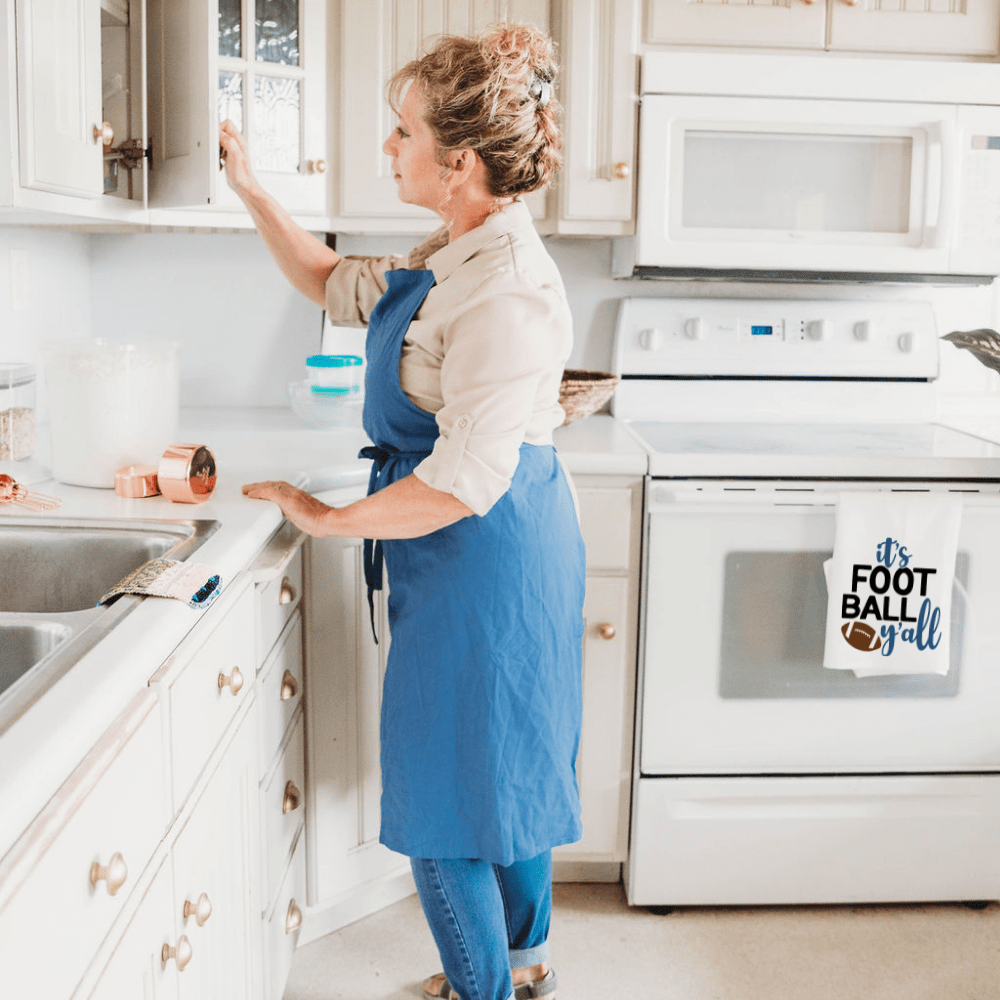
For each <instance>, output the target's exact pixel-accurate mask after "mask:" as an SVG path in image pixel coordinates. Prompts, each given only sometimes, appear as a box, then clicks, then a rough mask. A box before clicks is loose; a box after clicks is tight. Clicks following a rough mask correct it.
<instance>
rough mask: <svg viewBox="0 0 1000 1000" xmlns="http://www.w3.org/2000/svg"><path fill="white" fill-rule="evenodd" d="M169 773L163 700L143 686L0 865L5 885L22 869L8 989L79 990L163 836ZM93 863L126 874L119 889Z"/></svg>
mask: <svg viewBox="0 0 1000 1000" xmlns="http://www.w3.org/2000/svg"><path fill="white" fill-rule="evenodd" d="M163 775H164V761H163V730H162V725H161V720H160V706H159V703H158V702H157V700H156V698H155V696H153V694H152V693H151V692H149V691H143V692H142V694H141V695H139V696H138V698H137V699H136V700H135V701H133V703H132V705H131V706H130V707H129V709H128V710H127V712H126V713H125V714H123V716H121V717H120V719H119V720H118V722H117V723H116V725H115V726H114V727H113V728H112V729H110V730H109V731H108V733H107V734H106V736H105V737H104V738H103V739H102V740H101V741H100V742H99V743H98V744H97V746H96V747H95V748H94V749H93V750H92V751H91V752H90V754H88V756H87V757H86V758H85V760H84V761H83V762H82V764H81V765H80V766H79V767H78V768H77V769H76V771H74V772H73V774H72V775H71V776H70V777H69V778H68V779H67V780H66V782H65V783H64V784H63V786H62V787H61V788H60V789H59V791H58V792H57V793H56V794H55V796H53V798H52V800H51V801H50V802H49V803H48V805H47V806H46V807H45V809H43V810H42V812H41V813H40V814H39V815H38V817H37V818H36V819H35V821H34V822H33V823H32V825H31V826H30V827H29V828H28V830H27V831H26V832H25V834H24V835H23V836H22V837H21V839H20V840H19V841H18V843H17V844H16V845H15V846H14V848H13V849H12V850H11V852H10V854H9V855H8V856H7V857H6V858H5V859H4V861H3V864H2V866H0V886H2V885H3V884H4V883H5V882H6V883H7V887H8V889H9V888H10V887H11V886H12V885H13V884H14V883H15V882H16V881H18V880H20V879H22V878H23V881H22V882H21V885H20V887H19V888H18V889H17V890H15V892H14V894H13V896H12V897H11V898H8V899H6V905H3V903H0V905H3V909H2V911H0V969H2V970H3V994H4V996H10V997H67V996H69V995H70V993H72V992H73V988H74V987H75V986H76V984H77V983H78V982H79V980H80V977H81V976H82V975H83V973H84V971H85V970H86V968H87V965H88V964H89V962H90V961H91V959H92V958H93V956H94V953H95V952H96V951H97V949H98V946H99V945H100V943H101V941H102V940H103V939H104V937H105V935H106V934H107V932H108V930H109V928H110V927H111V924H112V923H113V922H114V920H115V919H116V917H117V916H118V914H119V912H120V911H121V910H122V908H123V907H124V905H125V902H126V900H127V899H128V897H129V894H130V892H131V891H132V888H133V887H134V886H135V885H136V883H137V882H138V880H139V876H140V874H141V873H142V871H143V869H144V868H145V867H146V865H147V864H148V863H149V860H150V858H151V857H152V856H153V852H154V851H155V850H156V847H157V845H158V844H159V842H160V840H161V839H162V837H163V833H164V830H165V827H166V809H165V800H166V796H165V794H164V777H163ZM118 855H120V858H119V857H118ZM95 863H96V864H97V865H101V866H105V867H108V868H109V869H110V872H111V877H112V880H113V879H114V877H115V876H116V875H117V876H118V878H119V879H120V878H122V877H123V878H124V881H123V882H121V884H120V885H116V886H115V892H114V894H113V895H112V894H110V893H109V885H111V884H113V883H112V881H109V880H108V879H107V878H103V879H102V878H100V877H98V879H97V881H96V884H93V885H92V884H91V871H92V866H94V865H95ZM100 874H101V873H100V872H94V875H95V876H100ZM3 895H6V894H5V893H4V894H3Z"/></svg>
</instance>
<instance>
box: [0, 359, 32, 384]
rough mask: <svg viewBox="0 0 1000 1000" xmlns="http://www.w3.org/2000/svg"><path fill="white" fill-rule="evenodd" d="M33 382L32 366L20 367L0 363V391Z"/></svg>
mask: <svg viewBox="0 0 1000 1000" xmlns="http://www.w3.org/2000/svg"><path fill="white" fill-rule="evenodd" d="M34 381H35V368H34V365H22V364H17V363H12V362H7V361H0V389H8V388H13V387H14V386H18V385H28V384H29V383H31V382H34Z"/></svg>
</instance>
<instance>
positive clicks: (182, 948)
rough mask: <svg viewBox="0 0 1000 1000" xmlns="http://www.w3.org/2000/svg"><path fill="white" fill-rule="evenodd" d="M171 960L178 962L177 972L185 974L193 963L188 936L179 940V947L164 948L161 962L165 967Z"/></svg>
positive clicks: (166, 945)
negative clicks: (188, 966) (190, 963)
mask: <svg viewBox="0 0 1000 1000" xmlns="http://www.w3.org/2000/svg"><path fill="white" fill-rule="evenodd" d="M170 959H174V960H175V961H176V962H177V971H178V972H183V971H184V970H185V969H186V968H187V965H188V962H190V961H191V942H190V941H188V939H187V935H186V934H182V935H181V936H180V937H179V938H178V939H177V947H176V948H171V947H170V945H169V944H165V945H164V946H163V950H162V951H161V952H160V961H161V962H162V963H163V965H164V966H165V965H166V964H167V962H169V961H170Z"/></svg>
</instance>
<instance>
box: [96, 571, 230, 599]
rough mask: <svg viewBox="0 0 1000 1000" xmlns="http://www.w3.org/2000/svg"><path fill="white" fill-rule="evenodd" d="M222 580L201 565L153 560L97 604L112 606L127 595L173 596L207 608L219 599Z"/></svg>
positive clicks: (130, 575) (121, 582)
mask: <svg viewBox="0 0 1000 1000" xmlns="http://www.w3.org/2000/svg"><path fill="white" fill-rule="evenodd" d="M221 584H222V580H221V578H220V577H219V575H218V573H213V572H212V571H211V570H210V569H209V568H208V567H207V566H202V565H201V564H200V563H185V562H180V561H179V560H177V559H150V560H149V562H148V563H144V564H143V565H142V566H140V567H139V568H138V569H137V570H133V571H132V572H131V573H129V575H128V576H127V577H125V579H124V580H121V581H120V582H119V583H118V584H116V585H115V586H114V587H112V588H111V590H109V591H108V592H107V593H106V594H105V595H104V596H103V597H102V598H101V599H100V600H99V601H98V602H97V603H98V604H111V603H113V602H114V601H117V600H118V598H119V597H121V596H123V595H124V594H138V595H139V596H141V597H173V598H176V599H177V600H178V601H183V602H184V603H185V604H187V605H188V607H192V608H207V607H208V605H209V604H211V603H212V601H214V600H215V599H216V597H218V596H219V588H220V586H221Z"/></svg>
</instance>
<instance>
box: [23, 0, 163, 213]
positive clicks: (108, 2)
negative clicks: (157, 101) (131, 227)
mask: <svg viewBox="0 0 1000 1000" xmlns="http://www.w3.org/2000/svg"><path fill="white" fill-rule="evenodd" d="M144 7H145V0H69V2H67V0H21V2H19V3H18V4H17V5H16V52H17V95H18V135H17V140H18V141H17V146H18V150H19V157H18V161H19V162H18V166H19V171H20V175H19V186H20V187H22V188H28V189H30V190H36V191H43V192H51V193H54V194H64V195H74V196H83V197H92V198H96V197H99V196H100V195H101V194H102V193H107V194H111V195H114V196H116V197H119V198H124V199H127V200H129V201H133V202H138V203H140V204H144V202H145V192H146V177H147V173H146V158H145V155H144V152H145V149H146V142H145V137H146V131H145V105H146V97H145V76H144V69H143V62H144V61H143V57H142V54H143V50H144V41H143V31H144Z"/></svg>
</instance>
